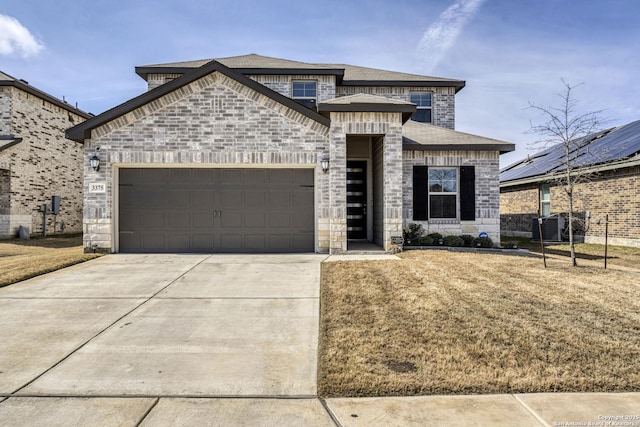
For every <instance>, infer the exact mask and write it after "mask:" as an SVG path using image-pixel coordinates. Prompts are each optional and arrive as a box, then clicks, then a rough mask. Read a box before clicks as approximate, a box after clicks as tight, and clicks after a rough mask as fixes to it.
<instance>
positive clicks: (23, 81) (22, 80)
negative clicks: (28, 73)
mask: <svg viewBox="0 0 640 427" xmlns="http://www.w3.org/2000/svg"><path fill="white" fill-rule="evenodd" d="M18 81H19V82H22V83H24V84H26V85H28V84H29V82H28V81H26V80H24V79H20V80H18Z"/></svg>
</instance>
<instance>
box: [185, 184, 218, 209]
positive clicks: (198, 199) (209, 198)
mask: <svg viewBox="0 0 640 427" xmlns="http://www.w3.org/2000/svg"><path fill="white" fill-rule="evenodd" d="M189 197H190V206H191V207H192V208H193V209H196V210H208V211H214V210H215V209H214V206H215V197H214V194H213V193H212V192H211V190H210V189H209V190H198V191H189Z"/></svg>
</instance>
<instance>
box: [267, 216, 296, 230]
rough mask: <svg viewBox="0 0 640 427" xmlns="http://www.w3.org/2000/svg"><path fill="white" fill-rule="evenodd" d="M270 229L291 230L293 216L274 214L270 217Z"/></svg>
mask: <svg viewBox="0 0 640 427" xmlns="http://www.w3.org/2000/svg"><path fill="white" fill-rule="evenodd" d="M269 227H271V228H287V229H288V228H291V215H290V214H289V213H287V214H286V215H285V214H283V213H278V212H275V213H272V214H270V215H269Z"/></svg>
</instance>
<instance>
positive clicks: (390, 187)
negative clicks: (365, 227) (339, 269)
mask: <svg viewBox="0 0 640 427" xmlns="http://www.w3.org/2000/svg"><path fill="white" fill-rule="evenodd" d="M330 135H331V169H330V178H331V183H330V188H329V191H330V193H331V209H330V227H331V228H330V235H331V247H330V252H331V253H340V252H344V251H346V250H347V187H346V177H347V149H346V142H347V135H375V136H383V139H382V143H381V145H382V162H383V163H384V169H383V170H384V178H383V179H384V183H383V188H382V190H381V192H382V203H380V202H375V201H374V212H379V210H380V206H378V207H377V208H376V207H375V205H380V204H382V205H383V206H382V217H380V214H379V213H378V215H377V217H376V218H375V219H374V241H376V242H377V243H379V241H378V237H376V231H375V229H376V222H379V221H382V230H383V232H382V234H383V235H382V246H383V248H384V249H385V250H390V249H391V236H397V235H402V117H401V114H400V113H335V112H333V113H331V130H330ZM378 144H380V143H379V142H376V144H374V181H375V180H376V172H375V171H376V170H377V168H376V163H380V161H379V160H378V161H376V156H378V158H379V154H378V153H376V150H379V148H380V147H379V146H378ZM378 178H379V177H378ZM377 191H378V192H380V189H379V188H378V189H377ZM375 192H376V186H375V183H374V200H375V199H379V197H376V196H375ZM378 228H379V226H378Z"/></svg>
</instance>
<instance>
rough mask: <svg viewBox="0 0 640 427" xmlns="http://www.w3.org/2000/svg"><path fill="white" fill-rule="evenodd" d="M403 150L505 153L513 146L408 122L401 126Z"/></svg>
mask: <svg viewBox="0 0 640 427" xmlns="http://www.w3.org/2000/svg"><path fill="white" fill-rule="evenodd" d="M402 142H403V150H405V151H410V150H415V151H421V150H457V151H459V150H483V151H487V150H488V151H500V153H507V152H509V151H513V150H515V144H512V143H510V142H505V141H500V140H498V139H493V138H485V137H483V136H478V135H472V134H470V133H464V132H458V131H455V130H451V129H446V128H443V127H440V126H434V125H429V124H426V123H419V122H415V121H413V120H409V121H408V122H406V123H405V124H404V126H402Z"/></svg>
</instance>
